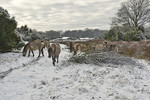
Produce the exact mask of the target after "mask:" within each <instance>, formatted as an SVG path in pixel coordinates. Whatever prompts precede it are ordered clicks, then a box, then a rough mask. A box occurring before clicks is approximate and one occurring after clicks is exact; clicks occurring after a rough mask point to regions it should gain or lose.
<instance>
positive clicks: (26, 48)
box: [23, 40, 44, 57]
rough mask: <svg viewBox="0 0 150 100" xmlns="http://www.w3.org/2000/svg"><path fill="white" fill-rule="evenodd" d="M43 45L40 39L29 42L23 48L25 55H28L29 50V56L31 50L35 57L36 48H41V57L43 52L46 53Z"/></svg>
mask: <svg viewBox="0 0 150 100" xmlns="http://www.w3.org/2000/svg"><path fill="white" fill-rule="evenodd" d="M43 47H44V45H43V44H42V43H41V41H40V40H34V41H32V42H29V43H27V44H26V45H25V46H24V49H23V56H26V54H27V51H29V52H28V57H29V56H30V52H32V54H33V57H34V52H33V51H34V50H39V55H38V57H40V54H41V52H42V55H43V56H44V53H43Z"/></svg>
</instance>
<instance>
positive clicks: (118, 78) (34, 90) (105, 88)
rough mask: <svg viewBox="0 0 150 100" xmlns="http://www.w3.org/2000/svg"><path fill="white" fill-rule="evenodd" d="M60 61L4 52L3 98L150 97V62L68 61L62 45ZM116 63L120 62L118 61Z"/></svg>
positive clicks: (78, 99)
mask: <svg viewBox="0 0 150 100" xmlns="http://www.w3.org/2000/svg"><path fill="white" fill-rule="evenodd" d="M61 47H62V52H61V54H60V59H59V63H58V64H56V66H53V65H52V60H51V59H49V58H48V54H47V50H46V49H45V50H44V51H45V52H44V53H45V56H44V57H40V58H39V59H38V58H37V56H38V55H37V54H38V51H36V52H35V56H36V57H32V56H31V57H27V56H26V57H23V56H22V54H21V53H5V54H0V100H150V62H148V61H144V60H136V59H134V60H135V61H136V62H137V63H139V66H141V67H139V66H138V67H136V65H121V66H120V65H118V67H113V64H109V65H107V64H102V65H101V66H97V65H92V64H76V63H71V62H69V63H68V59H69V58H70V57H71V56H72V54H71V53H69V50H67V49H65V48H66V47H65V45H61ZM115 66H116V65H115Z"/></svg>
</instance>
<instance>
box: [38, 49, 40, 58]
mask: <svg viewBox="0 0 150 100" xmlns="http://www.w3.org/2000/svg"><path fill="white" fill-rule="evenodd" d="M40 54H41V50H40V49H39V55H38V57H40Z"/></svg>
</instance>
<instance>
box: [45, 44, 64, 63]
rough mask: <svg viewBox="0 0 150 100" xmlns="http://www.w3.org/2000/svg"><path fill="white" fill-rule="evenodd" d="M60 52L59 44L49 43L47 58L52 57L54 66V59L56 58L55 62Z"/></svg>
mask: <svg viewBox="0 0 150 100" xmlns="http://www.w3.org/2000/svg"><path fill="white" fill-rule="evenodd" d="M60 52H61V48H60V45H59V44H57V43H53V44H51V45H50V48H49V49H48V57H49V58H51V57H52V61H53V65H54V66H55V62H56V59H57V63H58V59H59V54H60Z"/></svg>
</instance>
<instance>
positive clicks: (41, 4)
mask: <svg viewBox="0 0 150 100" xmlns="http://www.w3.org/2000/svg"><path fill="white" fill-rule="evenodd" d="M123 1H125V0H0V6H2V7H3V8H4V9H7V10H8V12H9V13H10V14H11V16H15V18H16V20H17V22H18V26H21V25H28V27H30V28H32V29H37V30H38V31H48V30H73V29H85V28H92V29H93V28H98V29H109V28H110V23H111V20H110V19H111V17H114V16H115V13H116V12H117V10H118V9H119V8H120V5H121V2H123Z"/></svg>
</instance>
